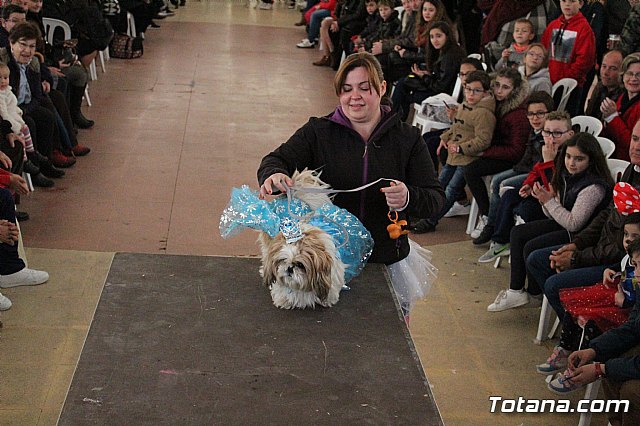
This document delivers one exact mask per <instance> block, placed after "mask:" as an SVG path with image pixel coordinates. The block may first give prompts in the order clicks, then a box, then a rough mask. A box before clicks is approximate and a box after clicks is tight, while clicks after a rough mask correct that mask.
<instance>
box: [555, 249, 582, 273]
mask: <svg viewBox="0 0 640 426" xmlns="http://www.w3.org/2000/svg"><path fill="white" fill-rule="evenodd" d="M577 249H578V247H577V246H576V244H575V243H569V244H565V245H563V246H562V247H560V248H559V249H558V250H553V251H552V252H551V255H550V256H549V266H550V267H551V269H555V271H556V272H562V271H568V270H569V269H571V258H572V257H573V254H574V253H575V251H576V250H577Z"/></svg>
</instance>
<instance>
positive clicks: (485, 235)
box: [473, 225, 494, 246]
mask: <svg viewBox="0 0 640 426" xmlns="http://www.w3.org/2000/svg"><path fill="white" fill-rule="evenodd" d="M493 231H494V227H493V225H485V226H484V228H482V232H481V233H480V235H478V238H474V240H473V244H475V245H477V246H479V245H481V244H486V243H488V242H489V241H491V237H492V236H493Z"/></svg>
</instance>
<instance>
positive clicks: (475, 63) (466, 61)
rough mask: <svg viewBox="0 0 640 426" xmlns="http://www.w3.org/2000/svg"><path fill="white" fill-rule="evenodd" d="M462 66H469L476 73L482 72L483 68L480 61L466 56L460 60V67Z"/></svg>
mask: <svg viewBox="0 0 640 426" xmlns="http://www.w3.org/2000/svg"><path fill="white" fill-rule="evenodd" d="M464 64H469V65H471V66H472V67H474V68H475V69H476V70H478V71H484V67H483V66H482V61H480V59H476V58H470V57H468V56H467V57H466V58H464V59H463V60H462V62H460V66H462V65H464Z"/></svg>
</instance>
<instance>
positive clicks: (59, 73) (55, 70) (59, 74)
mask: <svg viewBox="0 0 640 426" xmlns="http://www.w3.org/2000/svg"><path fill="white" fill-rule="evenodd" d="M49 71H50V72H51V74H53V75H55V76H57V77H64V74H63V73H62V71H60V68H56V67H49Z"/></svg>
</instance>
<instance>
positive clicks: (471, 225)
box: [466, 175, 493, 234]
mask: <svg viewBox="0 0 640 426" xmlns="http://www.w3.org/2000/svg"><path fill="white" fill-rule="evenodd" d="M491 178H493V175H487V176H483V177H482V180H484V184H485V185H486V186H487V191H489V187H490V186H491ZM479 213H480V212H479V210H478V203H477V202H476V199H475V198H473V199H472V200H471V210H470V211H469V220H468V221H467V230H466V232H467V234H471V233H472V232H473V230H474V229H476V224H477V223H478V215H479Z"/></svg>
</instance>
